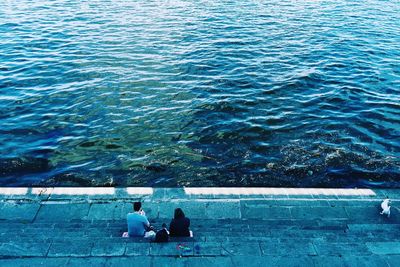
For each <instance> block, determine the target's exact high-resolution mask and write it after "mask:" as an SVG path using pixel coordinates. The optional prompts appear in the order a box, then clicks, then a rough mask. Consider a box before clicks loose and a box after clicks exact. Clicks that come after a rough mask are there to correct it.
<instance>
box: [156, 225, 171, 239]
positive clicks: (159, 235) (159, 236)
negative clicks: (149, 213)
mask: <svg viewBox="0 0 400 267" xmlns="http://www.w3.org/2000/svg"><path fill="white" fill-rule="evenodd" d="M168 239H169V236H168V232H167V230H166V229H164V228H163V229H161V230H159V231H158V232H157V234H156V239H155V242H158V243H162V242H168Z"/></svg>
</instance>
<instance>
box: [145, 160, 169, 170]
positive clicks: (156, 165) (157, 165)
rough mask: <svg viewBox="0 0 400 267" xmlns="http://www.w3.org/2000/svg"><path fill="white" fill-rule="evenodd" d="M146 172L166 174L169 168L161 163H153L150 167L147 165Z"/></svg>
mask: <svg viewBox="0 0 400 267" xmlns="http://www.w3.org/2000/svg"><path fill="white" fill-rule="evenodd" d="M145 168H146V170H148V171H153V172H164V171H166V170H167V166H165V165H164V164H161V163H157V162H156V163H152V164H150V165H147V166H146V167H145Z"/></svg>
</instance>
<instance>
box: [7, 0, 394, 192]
mask: <svg viewBox="0 0 400 267" xmlns="http://www.w3.org/2000/svg"><path fill="white" fill-rule="evenodd" d="M0 151H1V155H0V186H22V185H24V186H32V185H33V186H38V185H44V186H60V185H64V186H104V185H114V186H126V185H130V186H302V187H315V186H318V187H326V186H329V187H398V186H399V185H400V158H399V156H400V2H399V1H397V0H386V1H381V0H379V1H378V0H366V1H354V0H349V1H332V0H327V1H323V0H298V1H293V0H279V1H278V0H269V1H261V0H249V1H240V0H219V1H201V0H200V1H199V0H198V1H192V0H185V1H179V0H170V1H153V0H149V1H140V0H90V1H88V0H58V1H50V0H37V1H28V0H21V1H11V0H3V1H1V2H0Z"/></svg>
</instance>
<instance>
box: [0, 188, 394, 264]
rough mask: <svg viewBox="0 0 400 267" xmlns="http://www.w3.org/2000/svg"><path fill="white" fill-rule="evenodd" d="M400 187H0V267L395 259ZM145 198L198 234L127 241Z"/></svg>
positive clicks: (157, 213)
mask: <svg viewBox="0 0 400 267" xmlns="http://www.w3.org/2000/svg"><path fill="white" fill-rule="evenodd" d="M386 196H389V197H391V198H392V201H393V202H392V205H393V206H394V207H396V206H397V205H398V203H400V190H351V189H350V190H346V189H340V190H335V189H285V188H278V189H274V188H238V189H235V188H191V189H184V188H174V189H167V188H159V189H152V188H97V189H96V188H86V189H85V188H0V266H13V267H16V266H157V267H158V266H228V267H229V266H246V267H251V266H285V267H287V266H398V263H399V261H400V213H399V212H398V210H397V209H395V208H393V209H392V216H391V217H390V218H386V217H384V216H381V215H379V206H380V202H381V200H382V198H385V197H386ZM137 200H141V201H142V202H143V208H144V210H145V211H146V213H147V216H148V217H149V219H150V220H151V222H152V223H153V224H154V225H155V226H156V227H160V225H161V224H162V223H163V222H165V223H169V221H170V219H171V217H172V216H173V211H174V209H175V208H177V207H181V208H182V209H183V210H184V211H185V213H186V215H187V216H188V217H189V218H191V222H192V225H191V229H192V230H193V231H194V233H195V237H194V238H192V239H191V238H183V239H173V240H171V242H170V243H167V244H156V243H149V242H147V241H146V240H144V239H134V238H133V239H132V238H131V239H126V238H122V237H121V234H122V232H124V231H126V222H125V216H126V213H127V212H129V211H131V209H132V205H131V203H132V202H133V201H137Z"/></svg>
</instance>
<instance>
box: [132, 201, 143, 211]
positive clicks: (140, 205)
mask: <svg viewBox="0 0 400 267" xmlns="http://www.w3.org/2000/svg"><path fill="white" fill-rule="evenodd" d="M141 208H142V203H141V202H135V203H133V210H134V211H139V210H140V209H141Z"/></svg>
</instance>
